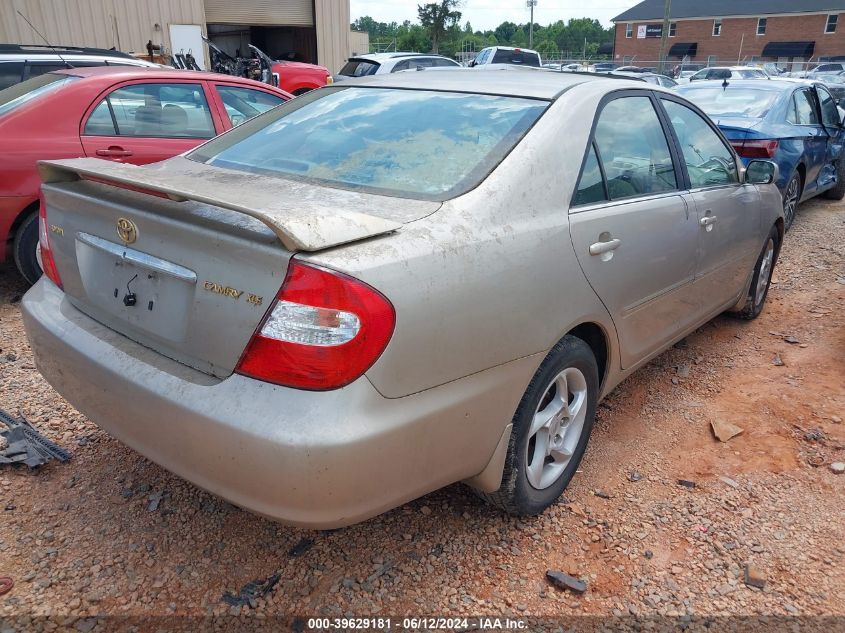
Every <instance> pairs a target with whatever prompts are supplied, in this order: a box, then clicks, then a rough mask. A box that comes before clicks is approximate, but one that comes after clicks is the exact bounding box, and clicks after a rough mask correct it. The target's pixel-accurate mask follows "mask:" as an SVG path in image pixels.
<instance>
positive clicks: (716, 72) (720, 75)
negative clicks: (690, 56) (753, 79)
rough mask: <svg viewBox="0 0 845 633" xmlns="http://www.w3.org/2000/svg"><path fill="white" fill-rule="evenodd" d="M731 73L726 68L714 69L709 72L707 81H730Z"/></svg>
mask: <svg viewBox="0 0 845 633" xmlns="http://www.w3.org/2000/svg"><path fill="white" fill-rule="evenodd" d="M730 78H731V71H729V70H726V69H724V68H714V69H713V70H709V71H707V79H730Z"/></svg>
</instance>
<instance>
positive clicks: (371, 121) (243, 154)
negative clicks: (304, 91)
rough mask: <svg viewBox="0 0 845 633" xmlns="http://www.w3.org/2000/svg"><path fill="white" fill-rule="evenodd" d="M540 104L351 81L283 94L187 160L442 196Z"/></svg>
mask: <svg viewBox="0 0 845 633" xmlns="http://www.w3.org/2000/svg"><path fill="white" fill-rule="evenodd" d="M547 106H548V102H546V101H540V100H536V99H524V98H516V97H499V96H491V95H478V94H459V93H450V92H432V91H424V90H397V89H384V88H363V87H353V88H346V89H323V90H320V91H315V92H314V93H311V94H309V95H305V96H302V97H298V98H296V99H293V100H291V101H290V102H288V103H287V104H286V105H283V106H280V107H278V108H276V109H274V110H271V111H270V112H267V113H266V114H264V115H261V116H259V117H256V118H255V119H252V120H251V121H248V122H247V123H244V124H243V125H241V126H240V127H239V128H236V129H235V130H234V131H233V132H231V133H229V134H225V135H223V136H221V137H219V138H217V139H214V140H212V141H211V142H209V143H206V144H205V145H203V146H202V147H200V148H198V149H197V150H195V151H194V152H192V153H190V154H189V155H188V157H189V158H191V159H193V160H196V161H200V162H204V163H207V164H209V165H216V166H220V167H225V168H228V169H236V170H241V171H248V172H254V173H266V174H271V175H276V176H283V177H288V178H295V179H298V180H307V181H313V182H317V183H319V184H325V185H328V186H334V187H340V188H345V189H357V190H364V191H372V192H374V193H382V194H386V195H394V196H400V197H409V198H417V199H422V200H446V199H448V198H452V197H454V196H456V195H460V194H461V193H464V192H466V191H468V190H470V189H472V188H473V187H475V186H476V185H477V184H478V183H479V182H481V180H482V179H483V178H484V177H485V176H486V175H487V174H488V173H489V172H490V171H491V170H492V169H493V168H494V167H495V166H496V165H498V164H499V162H500V161H501V160H502V159H503V158H504V157H505V156H506V155H507V153H508V152H509V151H510V150H511V149H512V148H513V147H514V146H515V145H516V143H517V142H518V141H519V140H520V139H521V138H522V136H523V135H524V134H525V133H526V131H527V130H528V129H529V128H530V127H531V125H533V123H534V122H535V121H536V120H537V119H538V118H539V117H540V115H541V114H542V113H543V111H544V110H545V109H546V107H547Z"/></svg>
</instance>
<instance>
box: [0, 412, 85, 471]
mask: <svg viewBox="0 0 845 633" xmlns="http://www.w3.org/2000/svg"><path fill="white" fill-rule="evenodd" d="M0 422H2V423H3V424H5V425H6V426H7V427H8V430H6V431H0V437H2V438H3V440H5V444H6V447H5V448H4V449H3V450H0V465H3V464H26V465H27V466H29V467H30V468H35V467H36V466H41V465H43V464H46V463H47V462H49V461H50V460H51V459H58V460H59V461H60V462H66V461H67V460H69V459H70V453H68V452H67V451H66V450H64V449H63V448H60V447H59V446H57V445H56V444H54V443H53V442H51V441H50V440H48V439H47V438H46V437H44V436H43V435H41V434H40V433H39V432H38V431H36V430H35V427H33V426H32V425H31V424H30V423H29V422H28V421H27V420H26V418H24V417H23V416H21V417H19V418H13V417H12V416H11V415H9V414H8V413H6V412H5V411H3V410H2V409H0Z"/></svg>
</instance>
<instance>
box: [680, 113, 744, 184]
mask: <svg viewBox="0 0 845 633" xmlns="http://www.w3.org/2000/svg"><path fill="white" fill-rule="evenodd" d="M663 107H664V108H666V114H668V115H669V120H670V121H671V122H672V128H673V129H674V130H675V136H677V137H678V142H679V144H680V146H681V152H682V154H683V157H684V163H686V166H687V172H688V173H689V177H690V184H691V186H692V188H693V189H699V188H702V187H715V186H719V185H731V184H735V183H738V182H739V175H738V173H737V169H736V161H735V160H734V155H733V152H732V151H731V150H730V149H728V147H727V146H726V145H725V144H724V143H723V142H722V139H720V138H719V135H718V134H716V132H714V131H713V128H711V127H710V126H709V125H708V124H707V122H706V121H705V120H704V119H703V118H701V116H699V114H698V113H697V112H695V111H694V110H690V109H689V108H688V107H686V106H684V105H681V104H679V103H676V102H674V101H667V100H665V99H664V100H663Z"/></svg>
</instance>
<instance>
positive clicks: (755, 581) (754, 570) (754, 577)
mask: <svg viewBox="0 0 845 633" xmlns="http://www.w3.org/2000/svg"><path fill="white" fill-rule="evenodd" d="M766 580H767V578H766V572H764V571H763V570H762V569H760V568H759V567H756V566H754V565H746V566H745V584H746V585H748V586H749V587H756V588H757V589H762V588H763V587H765V586H766Z"/></svg>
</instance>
